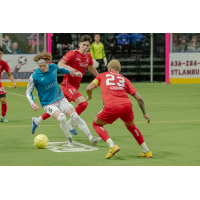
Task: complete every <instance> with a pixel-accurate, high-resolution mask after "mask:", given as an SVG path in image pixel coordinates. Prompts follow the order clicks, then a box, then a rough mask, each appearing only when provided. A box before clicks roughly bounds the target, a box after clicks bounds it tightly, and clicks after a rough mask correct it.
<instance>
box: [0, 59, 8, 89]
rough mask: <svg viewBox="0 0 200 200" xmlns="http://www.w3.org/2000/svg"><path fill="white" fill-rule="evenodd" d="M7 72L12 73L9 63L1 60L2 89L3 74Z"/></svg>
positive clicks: (0, 85)
mask: <svg viewBox="0 0 200 200" xmlns="http://www.w3.org/2000/svg"><path fill="white" fill-rule="evenodd" d="M3 70H5V71H6V72H10V67H9V65H8V63H7V62H5V61H3V60H0V88H1V87H2V84H1V72H2V71H3Z"/></svg>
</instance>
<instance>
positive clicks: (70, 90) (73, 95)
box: [62, 85, 88, 135]
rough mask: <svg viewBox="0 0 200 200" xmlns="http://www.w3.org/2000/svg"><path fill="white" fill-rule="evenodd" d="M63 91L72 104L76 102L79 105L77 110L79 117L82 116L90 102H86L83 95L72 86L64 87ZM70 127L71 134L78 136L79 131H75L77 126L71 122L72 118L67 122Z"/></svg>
mask: <svg viewBox="0 0 200 200" xmlns="http://www.w3.org/2000/svg"><path fill="white" fill-rule="evenodd" d="M62 91H63V94H64V96H65V98H66V99H67V100H68V101H69V102H71V101H73V102H75V103H76V104H78V106H76V108H75V110H76V112H77V114H78V115H80V114H81V113H82V112H83V111H84V110H85V109H86V108H87V106H88V102H87V101H86V100H85V98H84V97H83V96H82V94H81V93H80V92H79V91H78V90H77V89H76V88H75V87H74V86H71V85H68V86H62ZM67 123H68V125H69V127H70V132H71V133H72V134H74V135H77V134H78V133H77V131H76V129H75V124H74V122H73V121H72V120H71V118H70V119H69V120H68V121H67Z"/></svg>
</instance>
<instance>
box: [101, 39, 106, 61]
mask: <svg viewBox="0 0 200 200" xmlns="http://www.w3.org/2000/svg"><path fill="white" fill-rule="evenodd" d="M102 45H103V50H102V55H103V58H105V57H106V54H105V50H104V44H103V43H102Z"/></svg>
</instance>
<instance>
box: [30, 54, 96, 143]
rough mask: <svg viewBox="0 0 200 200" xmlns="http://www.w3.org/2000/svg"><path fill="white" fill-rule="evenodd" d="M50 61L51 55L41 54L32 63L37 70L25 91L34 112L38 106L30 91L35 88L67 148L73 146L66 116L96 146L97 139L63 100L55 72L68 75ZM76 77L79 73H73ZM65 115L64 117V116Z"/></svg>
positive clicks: (65, 70) (69, 104) (71, 106)
mask: <svg viewBox="0 0 200 200" xmlns="http://www.w3.org/2000/svg"><path fill="white" fill-rule="evenodd" d="M51 59H52V56H51V53H46V52H44V51H43V52H42V53H39V54H38V55H36V56H35V57H34V61H36V62H37V63H38V66H39V68H38V69H37V70H35V72H34V73H33V74H32V75H31V76H30V78H29V83H28V86H27V90H26V96H27V98H28V100H29V102H30V104H31V106H32V108H33V110H34V111H37V110H38V108H39V106H38V105H37V104H36V103H35V102H34V100H33V95H32V91H33V89H34V87H36V89H37V91H38V96H39V99H40V103H41V105H42V107H43V109H44V110H45V112H47V113H48V114H49V115H50V116H52V118H54V119H57V120H58V121H60V128H61V129H62V130H63V132H64V133H65V135H66V137H67V142H68V145H69V146H74V144H73V141H72V136H71V134H70V133H69V127H68V125H67V120H66V116H68V117H70V119H71V120H72V121H73V122H76V123H77V125H78V127H79V129H80V130H81V131H83V132H84V133H85V134H86V135H87V137H88V138H89V140H90V141H91V142H92V143H93V145H96V144H97V142H98V141H99V137H93V136H92V135H91V133H90V131H89V129H88V127H87V125H86V123H85V121H83V120H82V119H81V118H80V117H79V115H78V114H77V113H76V111H75V109H74V107H73V105H72V104H71V103H69V102H68V101H67V99H66V98H64V95H63V93H62V90H61V88H60V87H59V85H58V81H57V72H60V73H63V74H70V72H69V71H68V70H67V69H65V68H64V67H59V66H57V65H56V64H49V63H50V61H51ZM74 75H75V76H77V77H81V76H82V73H81V72H75V74H74ZM65 115H66V116H65Z"/></svg>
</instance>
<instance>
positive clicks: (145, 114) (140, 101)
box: [132, 92, 150, 123]
mask: <svg viewBox="0 0 200 200" xmlns="http://www.w3.org/2000/svg"><path fill="white" fill-rule="evenodd" d="M132 96H133V97H134V98H135V99H136V100H137V102H138V105H139V106H140V108H141V110H142V113H143V117H144V118H146V119H147V123H150V118H149V115H147V113H146V111H145V105H144V101H143V99H142V97H141V96H140V95H139V93H138V92H136V93H134V94H133V95H132Z"/></svg>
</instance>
